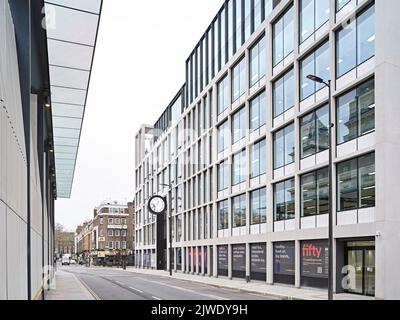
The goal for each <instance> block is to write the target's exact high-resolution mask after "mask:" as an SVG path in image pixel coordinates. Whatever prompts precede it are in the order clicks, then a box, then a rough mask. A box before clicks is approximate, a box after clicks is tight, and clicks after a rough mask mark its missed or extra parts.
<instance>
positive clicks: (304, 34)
mask: <svg viewBox="0 0 400 320" xmlns="http://www.w3.org/2000/svg"><path fill="white" fill-rule="evenodd" d="M329 5H330V3H329V0H301V2H300V43H302V42H304V41H305V40H307V39H308V38H309V37H310V36H311V35H312V34H313V33H314V32H315V31H316V30H318V29H319V28H320V27H322V26H323V25H324V24H325V23H326V22H327V21H328V20H329V9H330V8H329Z"/></svg>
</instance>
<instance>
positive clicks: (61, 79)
mask: <svg viewBox="0 0 400 320" xmlns="http://www.w3.org/2000/svg"><path fill="white" fill-rule="evenodd" d="M45 7H46V29H47V46H48V55H49V57H48V58H49V73H50V91H51V107H52V114H53V130H54V156H55V165H56V177H57V196H58V198H69V197H70V196H71V190H72V183H73V179H74V173H75V166H76V159H77V154H78V148H79V141H80V136H81V130H82V122H83V118H84V114H85V106H86V100H87V94H88V89H89V82H90V75H91V72H92V67H93V57H94V52H95V48H96V41H97V34H98V28H99V22H100V15H101V9H102V0H49V1H45Z"/></svg>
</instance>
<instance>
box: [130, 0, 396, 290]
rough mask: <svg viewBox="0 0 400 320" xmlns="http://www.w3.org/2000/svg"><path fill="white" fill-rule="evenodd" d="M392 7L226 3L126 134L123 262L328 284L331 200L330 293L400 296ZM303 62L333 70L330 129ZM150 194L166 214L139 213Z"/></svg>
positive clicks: (323, 101) (323, 97)
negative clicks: (150, 119) (128, 164)
mask: <svg viewBox="0 0 400 320" xmlns="http://www.w3.org/2000/svg"><path fill="white" fill-rule="evenodd" d="M398 10H400V4H399V3H397V1H371V0H281V1H271V0H258V1H257V0H244V1H243V0H229V1H225V3H224V4H223V6H222V8H221V9H220V11H219V12H218V14H217V15H216V17H215V18H214V20H213V21H212V22H211V24H210V26H209V28H208V29H207V31H206V32H205V33H204V36H203V37H202V38H201V40H200V41H199V43H198V45H197V46H196V48H195V49H194V50H193V52H192V53H191V54H190V56H189V58H188V59H187V61H186V83H185V85H184V86H183V87H182V88H181V89H180V90H179V93H178V94H177V95H176V97H175V98H174V99H173V101H172V102H171V103H170V105H169V106H168V108H167V109H166V110H165V112H164V114H163V115H162V116H161V117H160V118H159V120H158V121H157V122H156V124H155V125H153V126H143V127H142V128H141V129H140V130H139V132H138V134H137V136H136V141H135V148H136V159H135V161H136V162H135V166H136V204H137V206H136V219H135V221H136V265H137V266H138V267H143V268H165V269H168V268H169V262H170V259H172V261H171V262H172V265H173V269H174V270H175V271H176V272H185V273H192V274H198V275H199V276H200V275H203V276H214V277H228V278H243V279H245V278H247V277H248V279H250V280H251V281H264V282H265V283H267V284H277V285H278V284H285V285H292V286H295V287H315V288H326V287H327V286H328V240H327V238H328V221H329V220H328V213H329V204H330V202H331V203H332V206H333V210H334V212H333V224H334V252H333V255H334V264H335V270H334V283H335V288H334V289H335V291H336V292H337V293H340V292H350V293H354V294H360V295H369V296H375V297H377V298H400V276H399V275H398V272H396V270H397V269H398V268H397V266H398V263H400V251H399V250H398V249H397V247H396V245H397V243H398V241H399V240H400V231H399V230H400V215H399V214H398V211H399V207H400V203H399V201H398V200H397V199H398V194H399V192H400V186H399V184H398V181H399V178H400V170H398V169H397V168H398V165H397V163H396V158H397V156H399V155H400V145H399V144H400V142H399V141H400V133H399V131H398V130H397V129H396V128H397V127H398V120H400V112H399V111H398V108H396V105H397V101H398V99H399V98H400V90H398V88H399V87H400V80H399V79H400V77H399V70H400V69H399V67H400V61H399V60H398V58H397V57H398V56H399V54H400V46H399V45H398V44H397V41H393V39H400V31H398V30H400V28H398V27H400V26H399V22H398V19H397V17H396V14H395V12H398ZM390 39H392V40H390ZM310 74H312V75H316V76H318V77H321V78H323V79H324V80H325V81H328V80H330V81H331V88H332V97H331V102H332V103H331V112H332V115H333V119H332V122H333V123H334V132H335V134H334V135H333V136H332V139H331V141H329V135H328V133H329V94H328V88H327V87H325V86H323V85H322V84H319V83H316V82H313V81H311V80H309V78H308V77H307V76H308V75H310ZM329 150H331V152H332V156H333V162H334V164H333V169H332V172H331V174H332V177H333V179H332V180H333V186H332V187H333V198H332V199H330V197H329V167H328V160H329ZM155 194H160V195H166V196H167V195H168V196H169V197H171V200H172V201H171V202H172V205H171V213H172V218H171V219H170V218H168V215H167V217H158V218H156V217H155V216H152V215H151V214H150V212H149V210H148V209H147V202H148V199H149V198H150V197H151V196H152V195H155ZM164 220H165V221H164ZM165 222H166V225H167V227H166V229H165V230H161V229H162V228H163V225H164V223H165ZM170 231H171V232H170ZM170 233H171V234H172V241H173V254H172V255H170V254H169V250H167V249H166V243H168V241H169V234H170ZM158 237H162V239H163V240H162V241H159V240H160V239H158ZM164 240H165V241H167V242H166V243H164V242H165V241H164ZM161 243H163V244H161ZM160 251H162V252H160Z"/></svg>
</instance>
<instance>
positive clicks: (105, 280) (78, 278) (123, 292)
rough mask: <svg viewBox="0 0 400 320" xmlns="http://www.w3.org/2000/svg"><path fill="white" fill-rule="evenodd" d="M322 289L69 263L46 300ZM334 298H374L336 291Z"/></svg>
mask: <svg viewBox="0 0 400 320" xmlns="http://www.w3.org/2000/svg"><path fill="white" fill-rule="evenodd" d="M326 299H327V292H326V290H319V289H310V288H294V287H293V286H285V285H267V284H266V283H265V282H261V281H251V282H249V283H246V282H245V281H244V280H241V279H233V280H230V279H227V278H221V277H219V278H214V277H207V276H199V275H192V274H184V273H173V276H172V277H170V276H169V273H168V272H165V271H160V270H150V269H138V268H134V267H128V268H127V270H122V269H118V268H103V267H91V268H87V267H83V266H69V267H60V268H58V272H57V273H56V288H55V290H52V291H50V292H49V293H48V294H47V295H46V300H184V301H188V300H326ZM334 299H335V300H375V299H374V298H372V297H365V296H358V295H352V294H336V295H334Z"/></svg>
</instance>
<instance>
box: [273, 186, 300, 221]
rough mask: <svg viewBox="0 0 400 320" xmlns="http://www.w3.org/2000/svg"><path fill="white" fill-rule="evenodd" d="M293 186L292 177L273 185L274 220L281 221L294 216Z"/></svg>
mask: <svg viewBox="0 0 400 320" xmlns="http://www.w3.org/2000/svg"><path fill="white" fill-rule="evenodd" d="M294 200H295V187H294V179H290V180H287V181H284V182H281V183H278V184H276V185H275V186H274V220H275V221H283V220H290V219H294V218H295V205H294Z"/></svg>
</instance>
